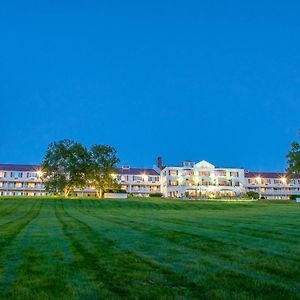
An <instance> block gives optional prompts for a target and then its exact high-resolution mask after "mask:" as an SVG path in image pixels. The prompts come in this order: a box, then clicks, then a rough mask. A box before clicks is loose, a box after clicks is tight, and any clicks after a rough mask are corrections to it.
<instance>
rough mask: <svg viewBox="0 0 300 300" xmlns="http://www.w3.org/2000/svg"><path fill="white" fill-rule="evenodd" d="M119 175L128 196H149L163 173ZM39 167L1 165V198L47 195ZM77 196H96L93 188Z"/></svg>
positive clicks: (77, 192) (129, 171)
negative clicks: (129, 194) (130, 194)
mask: <svg viewBox="0 0 300 300" xmlns="http://www.w3.org/2000/svg"><path fill="white" fill-rule="evenodd" d="M112 176H116V178H117V180H118V182H119V184H120V185H121V188H122V189H124V190H126V191H127V192H128V193H132V194H135V195H139V196H148V195H149V194H151V193H157V192H160V174H159V171H157V170H155V169H141V168H130V167H129V166H124V167H122V168H119V169H118V174H112ZM41 177H42V172H41V170H40V166H39V165H17V164H0V196H46V195H47V192H46V191H45V187H44V185H43V182H42V180H41ZM74 194H75V195H76V196H87V197H88V196H95V195H96V191H95V189H94V188H93V187H91V186H87V187H85V188H83V189H80V190H75V191H74Z"/></svg>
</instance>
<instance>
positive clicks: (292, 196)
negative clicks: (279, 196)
mask: <svg viewBox="0 0 300 300" xmlns="http://www.w3.org/2000/svg"><path fill="white" fill-rule="evenodd" d="M296 198H300V195H291V196H290V200H296Z"/></svg>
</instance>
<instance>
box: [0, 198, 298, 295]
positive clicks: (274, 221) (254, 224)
mask: <svg viewBox="0 0 300 300" xmlns="http://www.w3.org/2000/svg"><path fill="white" fill-rule="evenodd" d="M124 298H125V299H231V300H233V299H239V300H240V299H284V300H287V299H300V204H296V203H290V202H285V203H283V202H248V203H226V202H208V201H207V202H203V201H175V200H173V201H171V200H160V199H138V198H131V199H129V200H83V199H76V200H62V199H32V198H27V199H26V198H0V299H1V300H2V299H14V300H15V299H22V300H23V299H30V300H32V299H34V300H35V299H37V300H43V299H89V300H92V299H124Z"/></svg>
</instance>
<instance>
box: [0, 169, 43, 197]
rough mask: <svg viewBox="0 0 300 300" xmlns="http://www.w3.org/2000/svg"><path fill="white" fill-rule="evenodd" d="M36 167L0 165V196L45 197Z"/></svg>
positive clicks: (39, 173) (40, 174)
mask: <svg viewBox="0 0 300 300" xmlns="http://www.w3.org/2000/svg"><path fill="white" fill-rule="evenodd" d="M41 176H42V173H41V171H40V167H39V166H38V165H16V164H0V195H2V196H45V195H46V192H45V188H44V185H43V183H42V180H41Z"/></svg>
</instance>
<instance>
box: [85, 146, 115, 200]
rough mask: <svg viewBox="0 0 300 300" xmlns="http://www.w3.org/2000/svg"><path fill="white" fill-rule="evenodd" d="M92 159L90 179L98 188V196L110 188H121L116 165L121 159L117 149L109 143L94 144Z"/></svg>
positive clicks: (100, 196) (91, 151)
mask: <svg viewBox="0 0 300 300" xmlns="http://www.w3.org/2000/svg"><path fill="white" fill-rule="evenodd" d="M90 159H91V166H90V169H89V170H90V175H89V180H90V182H91V184H92V185H93V186H94V187H95V189H96V193H97V197H99V198H102V196H103V192H105V191H107V190H109V189H119V188H120V186H119V184H118V182H117V176H116V173H117V168H116V165H117V163H119V162H120V160H119V158H118V157H117V151H116V149H115V148H113V147H111V146H108V145H93V146H92V147H91V150H90Z"/></svg>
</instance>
